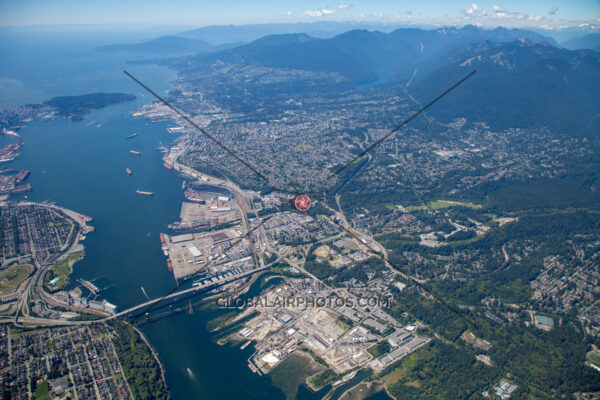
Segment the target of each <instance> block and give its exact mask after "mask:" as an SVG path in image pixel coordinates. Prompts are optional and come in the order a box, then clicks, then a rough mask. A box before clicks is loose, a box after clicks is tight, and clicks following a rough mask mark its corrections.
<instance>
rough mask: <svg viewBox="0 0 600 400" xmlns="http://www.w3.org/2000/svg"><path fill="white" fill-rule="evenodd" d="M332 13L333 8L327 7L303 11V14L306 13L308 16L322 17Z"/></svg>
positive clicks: (333, 11)
mask: <svg viewBox="0 0 600 400" xmlns="http://www.w3.org/2000/svg"><path fill="white" fill-rule="evenodd" d="M333 13H335V10H330V9H327V8H323V9H321V10H308V11H304V14H306V15H308V16H309V17H322V16H323V15H330V14H333Z"/></svg>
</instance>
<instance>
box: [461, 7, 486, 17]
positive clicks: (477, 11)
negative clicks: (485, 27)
mask: <svg viewBox="0 0 600 400" xmlns="http://www.w3.org/2000/svg"><path fill="white" fill-rule="evenodd" d="M463 12H464V13H465V15H466V16H467V18H479V17H485V16H486V15H487V11H485V10H482V9H481V8H479V6H478V5H477V4H475V3H473V4H471V6H470V7H466V8H465V9H464V10H463Z"/></svg>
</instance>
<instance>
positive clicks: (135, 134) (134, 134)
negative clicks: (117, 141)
mask: <svg viewBox="0 0 600 400" xmlns="http://www.w3.org/2000/svg"><path fill="white" fill-rule="evenodd" d="M136 136H137V133H132V134H131V135H129V136H127V139H133V138H134V137H136Z"/></svg>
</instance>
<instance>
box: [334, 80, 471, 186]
mask: <svg viewBox="0 0 600 400" xmlns="http://www.w3.org/2000/svg"><path fill="white" fill-rule="evenodd" d="M475 72H477V71H473V72H471V73H470V74H469V75H467V76H465V77H464V78H462V79H461V80H460V81H458V82H456V83H455V84H454V85H452V87H450V88H449V89H447V90H446V91H445V92H444V93H442V94H440V95H439V96H438V97H436V98H435V99H433V100H432V101H430V102H429V103H428V104H427V105H426V106H425V107H423V108H421V109H420V110H419V111H417V112H416V113H414V114H413V115H411V116H410V117H409V118H408V119H407V120H405V121H404V122H402V123H401V124H400V125H398V126H397V127H395V128H394V129H392V130H391V131H390V132H389V133H387V134H386V135H385V136H383V137H382V138H380V139H378V140H377V141H376V142H375V143H373V144H372V145H370V146H369V147H367V148H366V149H365V150H363V151H362V152H361V153H360V154H359V155H357V156H356V157H354V158H353V159H352V160H350V161H348V162H347V163H346V164H344V165H343V166H342V167H340V168H339V169H338V170H337V171H335V172H334V173H333V174H331V175H329V177H327V179H328V180H329V179H331V178H333V177H334V176H336V175H338V174H339V173H340V172H342V171H343V170H344V169H346V168H347V167H348V166H349V165H350V164H352V163H353V162H355V161H356V160H358V159H359V158H361V157H362V156H364V155H365V154H367V153H368V152H369V151H371V150H372V149H373V148H374V147H375V146H377V145H378V144H379V143H381V142H383V141H384V140H385V139H387V138H388V137H390V136H391V135H393V134H394V133H396V131H398V129H400V128H402V127H403V126H404V125H406V124H408V123H409V122H410V121H412V120H413V119H414V118H415V117H416V116H417V115H419V114H421V113H422V112H423V111H425V110H427V109H428V108H429V107H431V106H432V105H433V104H434V103H435V102H437V101H438V100H440V99H441V98H442V97H444V96H445V95H447V94H448V93H450V92H451V91H453V90H454V89H456V87H457V86H458V85H460V84H461V83H463V82H464V81H466V80H467V79H469V78H470V77H472V76H473V75H474V74H475Z"/></svg>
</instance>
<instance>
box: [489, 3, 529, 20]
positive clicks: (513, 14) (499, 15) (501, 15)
mask: <svg viewBox="0 0 600 400" xmlns="http://www.w3.org/2000/svg"><path fill="white" fill-rule="evenodd" d="M492 18H494V19H509V18H510V19H529V20H532V18H531V17H529V15H527V14H525V13H522V12H519V11H516V10H505V9H503V8H502V7H500V6H494V16H493V17H492ZM533 18H538V17H533ZM533 20H535V19H533Z"/></svg>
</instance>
